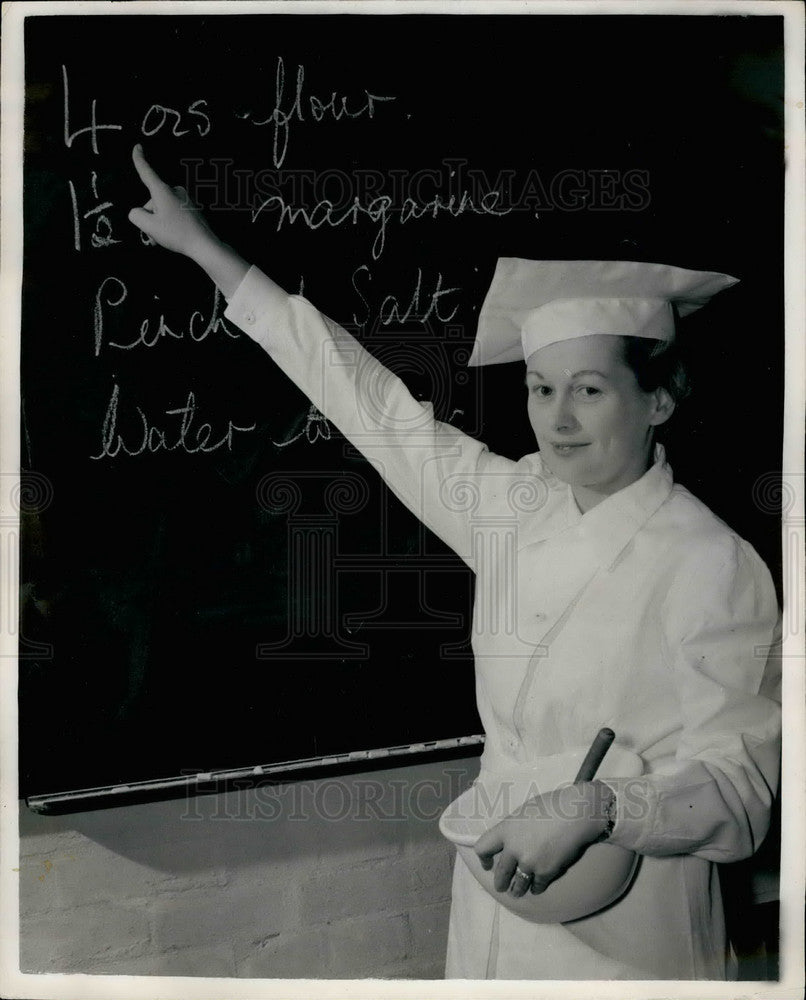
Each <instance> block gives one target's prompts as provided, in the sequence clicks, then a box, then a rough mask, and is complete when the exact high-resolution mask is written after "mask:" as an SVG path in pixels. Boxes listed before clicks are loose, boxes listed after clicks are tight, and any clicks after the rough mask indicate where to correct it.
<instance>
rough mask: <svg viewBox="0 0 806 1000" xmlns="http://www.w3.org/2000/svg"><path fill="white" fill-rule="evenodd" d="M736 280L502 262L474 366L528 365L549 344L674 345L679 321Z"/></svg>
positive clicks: (585, 263)
mask: <svg viewBox="0 0 806 1000" xmlns="http://www.w3.org/2000/svg"><path fill="white" fill-rule="evenodd" d="M738 280H739V279H738V278H732V277H731V276H730V275H729V274H719V273H717V272H714V271H688V270H686V269H684V268H682V267H671V266H670V265H668V264H642V263H636V262H634V261H618V260H614V261H608V260H522V259H520V258H518V257H501V258H499V260H498V265H497V266H496V269H495V275H494V276H493V280H492V284H491V285H490V290H489V291H488V292H487V297H486V298H485V300H484V305H483V306H482V307H481V313H480V314H479V325H478V332H477V334H476V343H475V345H474V347H473V353H472V355H471V357H470V360H469V361H468V364H469V365H494V364H501V363H503V362H505V361H523V360H524V359H526V358H528V357H529V356H530V355H531V354H534V352H535V351H537V350H539V349H540V348H541V347H545V346H546V345H547V344H553V343H556V342H557V341H558V340H571V339H573V338H574V337H587V336H590V335H591V334H616V335H620V336H624V337H648V338H650V339H652V340H672V339H674V321H675V316H676V315H677V316H687V315H688V314H689V313H692V312H694V311H695V310H697V309H699V308H700V307H701V306H704V305H705V304H706V303H707V302H708V300H709V299H710V298H711V297H712V296H714V295H716V294H717V292H721V291H722V290H723V289H725V288H730V287H731V286H732V285H735V284H736V283H737V282H738Z"/></svg>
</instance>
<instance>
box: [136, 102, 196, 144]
mask: <svg viewBox="0 0 806 1000" xmlns="http://www.w3.org/2000/svg"><path fill="white" fill-rule="evenodd" d="M202 105H204V106H205V107H206V106H207V101H204V100H199V101H194V102H193V103H192V104H191V105H189V107H188V109H187V114H188V115H192V116H193V117H194V119H199V120H198V121H197V120H194V121H193V122H192V123H191V124H192V125H194V126H195V128H196V131H197V132H198V133H199V135H200V136H205V135H207V133H208V132H209V131H210V129H211V128H212V122H211V121H210V117H209V115H207V114H206V113H205V112H204V111H202V110H200V109H201V107H202ZM168 122H172V125H171V135H173V136H176V137H177V138H179V137H180V136H183V135H187V134H188V132H190V129H189V128H180V127H179V126H180V124H181V122H182V113H181V112H180V111H176V110H175V109H174V108H167V107H166V106H165V105H164V104H152V105H151V107H150V108H149V109H148V111H146V113H145V115H144V116H143V121H142V124H141V125H140V131H141V132H142V133H143V135H145V136H152V135H156V134H157V132H159V131H161V130H162V128H163V126H164V125H166V124H167V123H168Z"/></svg>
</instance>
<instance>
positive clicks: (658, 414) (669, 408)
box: [649, 386, 676, 427]
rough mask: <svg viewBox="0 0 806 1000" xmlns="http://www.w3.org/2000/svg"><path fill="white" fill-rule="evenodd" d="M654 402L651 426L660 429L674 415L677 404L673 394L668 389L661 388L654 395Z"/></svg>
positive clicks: (651, 407) (650, 413) (652, 404)
mask: <svg viewBox="0 0 806 1000" xmlns="http://www.w3.org/2000/svg"><path fill="white" fill-rule="evenodd" d="M650 395H651V396H652V401H651V405H650V410H649V426H650V427H659V426H660V425H661V424H665V423H666V421H667V420H668V419H669V417H671V415H672V414H673V413H674V410H675V406H676V403H675V401H674V400H673V399H672V394H671V393H670V392H669V390H668V389H664V388H663V387H662V386H659V387H658V388H657V389H655V390H654V391H653V392H652V393H650Z"/></svg>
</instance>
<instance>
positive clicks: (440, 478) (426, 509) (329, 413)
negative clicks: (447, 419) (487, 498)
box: [224, 267, 515, 562]
mask: <svg viewBox="0 0 806 1000" xmlns="http://www.w3.org/2000/svg"><path fill="white" fill-rule="evenodd" d="M224 317H225V318H226V319H227V320H230V321H231V322H233V323H234V324H236V325H237V326H238V327H240V329H241V330H243V331H244V332H245V333H246V334H248V335H249V336H250V337H251V338H252V339H253V340H255V341H256V342H257V343H258V344H260V346H261V347H263V348H264V350H265V351H266V352H267V353H268V354H269V356H270V357H271V358H272V359H273V360H274V361H275V362H276V363H277V364H278V365H279V367H280V368H281V369H282V370H283V371H284V372H285V374H286V375H288V377H289V378H290V379H291V380H292V381H293V382H294V383H295V384H296V385H297V386H298V387H299V388H300V389H301V390H302V391H303V392H304V393H305V395H306V396H307V397H308V398H309V399H310V400H311V402H312V403H313V404H314V405H315V406H316V407H317V409H318V410H319V411H320V412H321V413H323V414H324V415H325V417H327V419H328V420H330V421H332V423H334V424H335V425H336V427H337V428H338V429H339V430H340V431H341V433H342V434H343V435H344V436H345V437H346V438H347V439H348V440H349V441H350V442H351V443H352V444H353V445H355V447H356V448H357V449H358V450H359V451H360V452H361V453H362V454H363V455H364V456H365V458H367V459H368V460H369V461H370V462H371V463H372V465H374V466H375V468H376V469H377V470H378V472H379V473H380V474H381V476H382V477H383V479H384V480H385V481H386V483H387V485H388V486H389V487H390V488H391V490H392V491H393V492H394V493H395V494H396V495H397V496H398V498H399V499H400V500H402V501H403V503H405V504H406V506H407V507H408V508H409V509H410V510H411V511H412V512H413V513H414V514H415V515H416V516H417V517H418V518H419V519H420V520H421V521H423V523H425V524H426V525H427V526H428V527H429V528H430V529H431V530H432V531H433V532H434V533H435V534H436V535H438V536H439V537H440V538H441V539H442V540H443V541H444V542H445V543H446V544H447V545H449V546H450V547H451V548H452V549H454V551H455V552H457V553H458V554H459V555H460V556H461V557H462V558H463V559H465V560H466V561H468V562H470V561H471V558H472V552H471V536H470V530H469V518H468V510H469V509H471V508H472V507H473V504H474V500H473V496H474V494H475V493H477V492H478V491H479V490H480V489H482V488H483V487H484V477H485V473H490V475H491V478H490V480H489V481H490V482H495V481H500V479H501V476H500V474H499V473H500V472H501V471H506V470H507V469H508V468H511V467H514V466H515V463H513V462H510V461H509V460H507V459H505V458H503V457H501V456H498V455H493V454H491V453H490V452H489V451H488V449H487V448H486V446H485V445H483V444H482V443H481V442H479V441H476V440H475V439H473V438H471V437H468V436H467V435H466V434H463V433H462V432H461V431H459V430H457V429H456V428H455V427H452V426H451V425H450V424H445V423H442V422H440V421H438V420H436V419H435V418H434V413H433V407H432V404H431V403H428V402H420V401H418V400H416V399H414V397H413V396H412V395H411V394H410V393H409V391H408V389H407V388H406V386H405V385H404V383H403V382H402V381H401V380H400V379H399V378H397V376H395V375H394V374H393V373H392V372H390V371H389V370H388V369H387V368H385V367H384V366H383V365H382V364H381V363H380V362H379V361H378V360H377V359H376V358H375V357H374V356H373V355H372V354H370V353H369V352H368V351H367V350H365V349H364V348H363V347H362V346H361V345H360V344H359V342H358V341H357V340H356V339H355V338H354V337H352V336H351V335H350V334H348V333H347V331H346V330H343V329H342V328H341V327H339V326H338V325H337V324H336V323H334V322H333V321H332V320H330V319H328V318H327V317H326V316H324V315H322V313H320V312H319V311H318V310H317V309H316V308H315V307H314V306H312V305H311V303H310V302H308V301H307V300H306V299H304V298H302V297H301V296H299V295H288V294H287V293H286V292H284V291H283V290H282V289H281V288H280V287H279V286H278V285H276V284H275V283H274V282H273V281H272V280H271V279H270V278H268V277H267V276H266V275H265V274H263V273H262V272H261V271H260V270H259V269H258V268H257V267H252V268H250V270H249V272H248V273H247V274H246V276H245V277H244V279H243V281H242V282H241V284H240V286H239V287H238V288H237V289H236V291H235V293H234V294H233V296H232V298H231V299H230V300H229V303H228V306H227V309H226V311H225V313H224Z"/></svg>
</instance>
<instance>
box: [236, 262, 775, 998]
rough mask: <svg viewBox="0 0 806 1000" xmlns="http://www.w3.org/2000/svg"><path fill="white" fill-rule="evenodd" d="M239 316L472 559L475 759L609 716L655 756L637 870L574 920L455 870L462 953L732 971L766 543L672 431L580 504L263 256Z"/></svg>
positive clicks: (768, 609)
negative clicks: (729, 884)
mask: <svg viewBox="0 0 806 1000" xmlns="http://www.w3.org/2000/svg"><path fill="white" fill-rule="evenodd" d="M225 317H226V318H227V319H228V320H230V321H232V322H233V323H235V324H236V325H237V326H239V327H240V328H241V329H242V330H244V331H245V332H246V333H247V334H248V335H249V336H251V337H252V338H253V339H254V340H256V341H257V342H258V343H259V344H260V345H261V346H262V347H263V348H264V349H265V350H266V351H267V352H268V354H269V355H270V356H271V357H272V358H273V359H274V361H275V362H276V363H277V364H278V365H279V366H280V367H281V368H282V369H283V371H285V373H286V374H287V375H288V376H289V377H290V378H291V379H292V380H293V381H294V382H295V383H296V384H297V385H298V386H299V388H300V389H302V391H303V392H304V393H305V394H306V395H307V396H308V397H309V398H310V400H311V401H312V402H313V403H314V404H315V405H316V406H317V407H318V408H319V410H320V411H321V412H322V413H324V414H325V416H326V417H327V418H328V419H329V420H331V421H332V422H333V423H334V424H335V425H336V426H337V427H338V428H339V430H340V431H341V432H342V433H343V434H344V435H345V437H346V438H348V439H349V440H350V441H351V442H352V443H353V444H354V445H355V446H356V447H357V448H358V449H359V450H360V451H361V452H362V453H363V454H364V455H365V456H366V458H367V459H368V460H369V461H370V462H371V463H372V464H373V465H374V466H375V467H376V468H377V469H378V471H379V472H380V474H381V475H382V476H383V478H384V480H385V481H386V483H387V484H388V486H389V487H390V488H391V489H392V490H393V492H394V493H395V494H396V495H397V496H398V497H399V498H400V499H401V500H402V501H403V502H404V503H405V504H406V505H407V506H408V507H409V508H410V509H411V510H412V511H413V512H414V513H415V514H416V515H417V516H418V517H419V518H420V519H421V520H422V521H423V522H424V523H425V524H426V525H428V527H429V528H431V529H432V530H433V531H434V532H435V533H436V534H437V535H438V536H439V537H441V538H442V539H443V540H444V541H445V542H446V543H447V544H448V545H449V546H451V547H452V548H453V549H454V550H455V551H456V552H457V553H458V554H459V555H460V556H461V557H462V558H463V559H464V560H465V561H466V562H467V563H468V565H469V566H470V567H471V568H472V569H473V570H474V572H475V573H476V600H475V607H474V620H473V638H472V641H473V650H474V654H475V663H476V690H477V700H478V708H479V714H480V716H481V720H482V723H483V725H484V730H485V733H486V746H485V749H484V753H483V756H482V761H481V767H482V772H481V776H480V780H482V781H483V780H484V776H485V774H487V773H493V774H495V773H500V772H506V771H507V770H508V769H511V768H512V767H514V766H523V765H524V764H527V765H528V764H529V762H531V761H533V760H534V759H535V758H536V757H540V756H544V755H550V754H555V753H559V752H562V751H563V750H566V749H569V748H575V747H580V746H586V745H587V744H588V743H589V742H590V740H591V738H592V735H594V734H595V733H596V732H597V731H598V730H599V728H601V727H602V726H610V727H611V728H612V729H614V730H615V732H616V733H617V734H618V742H619V743H620V744H621V745H622V746H625V747H627V748H628V749H631V750H633V751H634V752H635V753H637V754H639V755H640V756H641V757H642V759H643V761H644V765H645V775H644V777H642V778H641V779H637V780H631V781H630V782H629V783H624V782H619V781H617V780H614V781H610V780H609V781H608V783H609V784H611V785H613V787H614V788H615V789H616V791H617V802H618V807H617V817H616V823H615V828H614V830H613V833H612V836H611V839H612V841H613V842H614V843H617V844H620V845H622V846H624V847H628V848H630V849H633V850H635V851H637V852H638V853H639V854H641V855H642V859H641V865H640V868H639V872H638V875H637V877H636V879H635V881H634V883H633V886H632V887H631V889H630V890H629V892H628V893H627V894H626V896H624V897H623V898H622V899H621V900H619V901H618V902H617V903H615V904H614V905H613V906H611V907H610V908H609V909H607V910H605V911H603V912H602V913H600V914H596V915H594V916H592V917H588V918H585V919H583V920H580V921H575V922H574V923H572V924H565V925H538V924H532V923H530V922H528V921H525V920H523V919H522V918H520V917H517V916H514V915H513V914H511V913H510V912H509V911H507V910H505V909H504V908H503V907H501V906H500V905H499V904H498V903H497V902H496V901H495V900H494V899H493V897H492V896H490V895H489V894H488V893H486V892H485V890H483V889H482V888H481V887H480V886H479V885H478V884H477V883H476V882H475V880H474V879H473V877H472V875H470V873H469V871H468V870H467V868H466V866H465V865H464V863H463V862H461V861H457V866H456V869H455V872H454V889H453V905H452V912H451V926H450V935H449V946H448V965H447V975H448V976H450V977H457V978H473V979H478V978H486V977H493V978H525V979H543V978H547V979H588V978H597V979H598V978H633V979H635V978H638V979H653V978H658V979H661V978H667V979H696V978H717V979H718V978H724V977H725V974H726V964H725V962H726V956H725V949H726V943H725V932H724V923H723V917H722V908H721V899H720V896H719V889H718V884H717V878H716V870H715V868H714V867H713V862H720V861H722V862H729V861H735V860H739V859H741V858H744V857H747V856H749V855H750V854H752V853H753V851H754V850H755V849H756V848H757V847H758V846H759V844H760V843H761V840H762V839H763V837H764V835H765V832H766V830H767V826H768V821H769V810H770V805H771V802H772V799H773V796H774V793H775V789H776V786H777V780H778V757H779V747H780V704H779V703H780V694H779V675H780V672H779V669H778V667H779V660H777V659H776V658H775V657H773V656H769V655H768V654H769V653H770V651H771V649H772V648H773V647H774V645H775V642H776V638H777V625H778V619H779V615H778V607H777V601H776V597H775V591H774V588H773V584H772V581H771V578H770V574H769V572H768V570H767V568H766V566H765V565H764V564H763V562H762V561H761V559H760V558H759V557H758V555H757V554H756V553H755V551H754V550H753V548H752V547H751V546H750V545H749V544H748V543H747V542H745V541H744V540H742V539H741V538H739V537H738V536H737V535H736V534H735V533H734V532H733V531H731V530H730V529H729V528H728V527H727V526H726V525H725V524H724V523H723V522H721V521H720V520H719V519H718V518H717V517H716V516H715V515H714V514H712V513H711V512H710V511H709V510H708V508H707V507H705V506H704V505H703V504H702V503H700V502H699V501H698V500H697V499H696V498H695V497H693V496H692V495H691V494H690V493H689V492H688V491H687V490H686V489H684V488H683V487H681V486H679V485H676V484H675V483H674V482H673V478H672V471H671V469H670V468H669V466H668V464H667V463H666V461H665V456H664V452H663V449H662V447H661V446H657V447H656V452H655V462H654V464H653V465H652V467H651V468H650V469H649V470H648V471H647V473H646V474H645V475H644V476H643V477H642V478H641V479H639V480H638V481H637V482H635V483H632V484H631V485H630V486H628V487H626V488H625V489H622V490H620V491H619V492H617V493H615V494H613V495H612V496H609V497H607V498H606V499H605V500H603V501H602V502H601V503H599V504H598V505H597V506H596V507H594V508H592V509H591V510H589V511H587V512H586V513H585V514H582V513H580V511H579V508H578V507H577V505H576V503H575V501H574V498H573V494H572V492H571V489H570V488H569V487H568V485H567V484H565V483H562V482H561V481H559V480H558V479H556V478H555V477H554V476H552V474H551V473H550V472H549V470H548V469H547V467H546V466H545V465H544V463H543V462H542V460H541V458H540V455H539V454H533V455H527V456H526V457H524V458H523V459H521V460H520V461H518V462H513V461H511V460H509V459H506V458H503V457H501V456H498V455H494V454H492V453H490V451H489V450H488V449H487V448H486V447H485V446H484V445H483V444H482V443H481V442H479V441H476V440H475V439H473V438H470V437H468V436H467V435H465V434H463V433H462V432H460V431H459V430H457V429H456V428H455V427H452V426H451V425H449V424H445V423H441V422H439V421H437V420H435V419H434V415H433V409H432V406H431V404H430V403H422V402H419V401H417V400H415V399H414V398H413V397H412V396H411V394H410V393H409V392H408V390H407V389H406V387H405V385H404V384H403V383H402V382H401V381H400V380H399V379H398V378H397V377H396V376H394V375H393V374H392V373H391V372H389V371H388V369H386V368H384V367H383V365H382V364H381V363H380V362H379V361H377V360H376V359H375V358H374V357H373V356H372V355H371V354H369V353H368V352H367V351H365V350H364V349H363V348H362V347H361V346H360V344H359V343H358V342H357V341H356V340H355V338H353V337H351V336H350V335H349V334H348V333H347V332H346V331H344V330H342V329H341V328H340V327H338V326H337V325H336V324H335V323H333V322H332V321H331V320H329V319H328V318H327V317H325V316H323V315H322V314H321V313H319V312H318V311H317V310H316V309H315V308H314V307H313V306H312V305H311V304H310V303H309V302H307V301H306V300H305V299H304V298H302V297H300V296H293V295H292V296H289V295H287V294H286V293H285V292H284V291H282V289H280V288H279V287H278V286H277V285H275V284H274V283H273V282H272V281H271V280H270V279H269V278H267V277H266V276H265V275H264V274H262V273H261V272H260V271H259V270H258V269H257V268H254V267H253V268H251V269H250V271H249V272H248V274H247V275H246V277H245V278H244V279H243V281H242V283H241V285H240V287H239V288H238V289H237V291H236V292H235V293H234V295H233V296H232V298H231V299H230V301H229V304H228V308H227V310H226V312H225Z"/></svg>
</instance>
